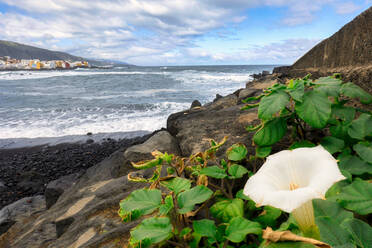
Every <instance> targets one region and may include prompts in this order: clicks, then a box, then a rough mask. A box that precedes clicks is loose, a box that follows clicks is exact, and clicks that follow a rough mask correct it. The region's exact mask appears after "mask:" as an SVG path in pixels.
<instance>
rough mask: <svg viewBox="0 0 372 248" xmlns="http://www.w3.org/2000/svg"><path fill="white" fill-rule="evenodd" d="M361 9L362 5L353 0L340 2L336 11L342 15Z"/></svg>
mask: <svg viewBox="0 0 372 248" xmlns="http://www.w3.org/2000/svg"><path fill="white" fill-rule="evenodd" d="M359 9H360V6H358V5H356V4H354V3H353V2H346V3H340V4H338V5H337V6H336V12H337V13H338V14H340V15H342V14H350V13H353V12H355V11H357V10H359Z"/></svg>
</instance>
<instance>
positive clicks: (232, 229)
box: [225, 216, 262, 243]
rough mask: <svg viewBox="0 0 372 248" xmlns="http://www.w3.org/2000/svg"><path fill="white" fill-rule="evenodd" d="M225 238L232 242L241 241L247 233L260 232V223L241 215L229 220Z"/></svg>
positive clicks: (259, 233) (257, 233)
mask: <svg viewBox="0 0 372 248" xmlns="http://www.w3.org/2000/svg"><path fill="white" fill-rule="evenodd" d="M225 234H226V238H227V239H228V240H230V241H232V242H234V243H240V242H242V241H243V240H244V239H245V237H246V236H247V235H248V234H256V235H261V234H262V228H261V225H260V224H259V223H257V222H253V221H249V220H247V219H245V218H243V217H241V216H239V217H234V218H232V219H231V220H230V222H229V225H228V226H227V228H226V232H225Z"/></svg>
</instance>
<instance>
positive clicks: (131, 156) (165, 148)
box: [124, 131, 180, 162]
mask: <svg viewBox="0 0 372 248" xmlns="http://www.w3.org/2000/svg"><path fill="white" fill-rule="evenodd" d="M155 150H158V151H160V152H167V153H174V154H180V149H179V147H178V142H177V140H176V139H175V138H174V137H172V135H170V133H169V132H167V131H160V132H157V133H156V134H154V135H153V136H152V137H151V138H149V139H148V140H147V141H146V142H144V143H143V144H140V145H135V146H131V147H129V148H128V149H127V150H126V151H125V153H124V157H125V159H126V160H128V161H132V162H138V161H141V160H145V159H151V158H153V156H152V155H151V152H153V151H155Z"/></svg>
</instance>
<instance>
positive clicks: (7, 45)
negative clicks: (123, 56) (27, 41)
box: [0, 40, 127, 66]
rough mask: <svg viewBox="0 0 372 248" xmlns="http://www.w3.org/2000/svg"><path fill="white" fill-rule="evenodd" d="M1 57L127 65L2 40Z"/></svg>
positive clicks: (0, 41)
mask: <svg viewBox="0 0 372 248" xmlns="http://www.w3.org/2000/svg"><path fill="white" fill-rule="evenodd" d="M0 56H10V57H11V58H15V59H40V60H66V61H67V60H71V61H78V60H85V61H88V62H89V64H91V65H96V66H105V65H116V64H121V65H123V64H126V65H127V63H124V62H117V61H108V60H92V59H86V58H82V57H78V56H74V55H71V54H68V53H64V52H58V51H51V50H48V49H43V48H38V47H34V46H28V45H24V44H20V43H16V42H12V41H5V40H0Z"/></svg>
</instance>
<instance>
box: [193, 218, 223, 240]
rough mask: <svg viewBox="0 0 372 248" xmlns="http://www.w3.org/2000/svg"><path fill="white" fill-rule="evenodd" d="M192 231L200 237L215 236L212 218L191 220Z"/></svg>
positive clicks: (215, 228) (215, 229) (215, 231)
mask: <svg viewBox="0 0 372 248" xmlns="http://www.w3.org/2000/svg"><path fill="white" fill-rule="evenodd" d="M192 226H193V228H194V232H196V233H197V234H199V235H200V236H202V237H208V238H216V233H217V227H216V225H215V224H214V221H213V220H208V219H202V220H194V221H193V222H192Z"/></svg>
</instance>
